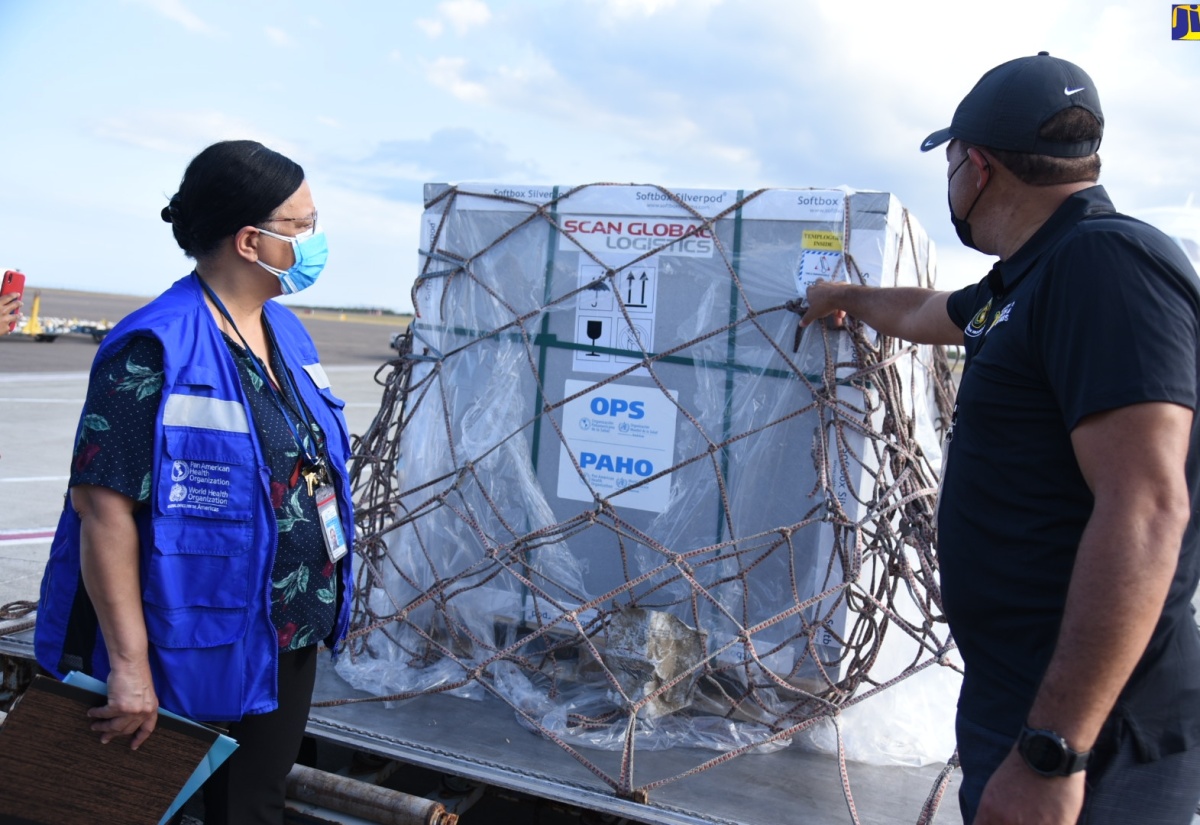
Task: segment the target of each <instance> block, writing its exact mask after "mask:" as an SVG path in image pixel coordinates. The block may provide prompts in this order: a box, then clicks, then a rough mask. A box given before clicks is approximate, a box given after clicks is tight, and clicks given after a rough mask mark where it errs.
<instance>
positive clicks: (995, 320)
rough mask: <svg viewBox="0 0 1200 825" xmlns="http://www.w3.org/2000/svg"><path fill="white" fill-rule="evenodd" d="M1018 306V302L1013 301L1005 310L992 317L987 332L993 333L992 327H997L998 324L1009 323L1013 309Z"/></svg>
mask: <svg viewBox="0 0 1200 825" xmlns="http://www.w3.org/2000/svg"><path fill="white" fill-rule="evenodd" d="M1016 305H1017V302H1016V301H1012V302H1010V303H1009V304H1007V305H1006V306H1005V307H1004V308H1003V309H1001V310H1000V311H999V312H997V313H996V314H995V315H994V316H993V317H992V322H991V323H990V324H988V328H987V332H991V331H992V327H994V326H996V324H1002V323H1004V322H1005V321H1007V320H1008V316H1010V315H1012V309H1013V307H1014V306H1016Z"/></svg>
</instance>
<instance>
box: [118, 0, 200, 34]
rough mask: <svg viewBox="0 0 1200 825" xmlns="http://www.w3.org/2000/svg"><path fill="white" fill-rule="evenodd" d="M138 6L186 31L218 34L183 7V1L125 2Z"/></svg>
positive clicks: (144, 0) (138, 0)
mask: <svg viewBox="0 0 1200 825" xmlns="http://www.w3.org/2000/svg"><path fill="white" fill-rule="evenodd" d="M126 2H129V3H133V4H135V5H138V6H144V7H145V8H148V9H150V10H151V11H154V12H157V13H158V14H160V15H162V16H163V17H165V18H167V19H168V20H172V21H174V22H176V23H178V24H180V25H181V26H183V27H184V28H185V29H187V30H188V31H192V32H196V33H197V34H218V33H219V32H218V30H217V29H215V28H213V27H212V26H210V25H209V24H208V23H206V22H204V20H203V19H201V18H200V17H199V16H198V15H197V14H196V13H195V12H193V11H192V10H191V9H189V8H188V7H187V6H186V5H184V3H183V0H126Z"/></svg>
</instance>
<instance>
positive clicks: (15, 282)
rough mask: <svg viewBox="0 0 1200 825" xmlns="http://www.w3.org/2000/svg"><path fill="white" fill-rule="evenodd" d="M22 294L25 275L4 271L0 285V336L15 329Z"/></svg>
mask: <svg viewBox="0 0 1200 825" xmlns="http://www.w3.org/2000/svg"><path fill="white" fill-rule="evenodd" d="M24 293H25V275H24V274H23V273H20V272H17V271H15V270H12V269H9V270H6V271H5V272H4V280H3V283H0V335H4V334H6V333H9V332H12V331H13V330H14V329H16V328H17V317H18V316H19V315H20V314H21V296H22V295H23V294H24Z"/></svg>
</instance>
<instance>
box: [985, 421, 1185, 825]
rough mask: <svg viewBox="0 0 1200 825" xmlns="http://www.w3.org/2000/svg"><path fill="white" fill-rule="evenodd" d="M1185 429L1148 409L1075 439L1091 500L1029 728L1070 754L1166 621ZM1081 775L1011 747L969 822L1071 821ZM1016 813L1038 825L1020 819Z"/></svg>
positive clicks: (1090, 735) (1094, 732)
mask: <svg viewBox="0 0 1200 825" xmlns="http://www.w3.org/2000/svg"><path fill="white" fill-rule="evenodd" d="M1191 427H1192V411H1191V410H1190V409H1188V408H1187V407H1182V406H1178V405H1176V404H1168V403H1148V404H1136V405H1133V406H1129V407H1122V408H1120V409H1116V410H1111V411H1109V412H1104V413H1098V414H1096V415H1091V416H1088V417H1087V418H1085V419H1083V421H1081V422H1080V423H1079V425H1078V426H1077V427H1076V428H1075V429H1074V430H1073V431H1072V433H1071V442H1072V445H1073V447H1074V450H1075V456H1076V459H1077V460H1078V462H1079V467H1080V470H1081V471H1082V472H1083V477H1084V479H1085V480H1086V481H1087V484H1088V487H1089V488H1091V491H1092V494H1093V496H1094V498H1095V504H1094V506H1093V509H1092V515H1091V517H1090V518H1089V519H1088V523H1087V527H1086V528H1085V529H1084V532H1083V537H1082V539H1081V540H1080V543H1079V551H1078V554H1077V556H1076V559H1075V566H1074V569H1073V571H1072V574H1071V584H1070V588H1069V590H1068V592H1067V604H1066V610H1065V612H1064V614H1063V621H1062V627H1061V629H1060V631H1059V636H1058V641H1057V644H1056V645H1055V650H1054V655H1053V657H1052V658H1051V660H1050V665H1049V667H1048V668H1047V670H1046V674H1045V676H1044V677H1043V678H1042V683H1041V686H1040V688H1039V689H1038V693H1037V696H1036V698H1035V699H1034V703H1033V707H1032V709H1031V710H1030V712H1029V719H1028V724H1029V725H1030V727H1033V728H1047V729H1050V730H1054V731H1057V732H1058V733H1059V734H1060V735H1062V736H1063V738H1065V739H1066V740H1067V743H1068V744H1069V745H1070V746H1071V747H1072V748H1073V749H1075V750H1077V751H1085V750H1088V749H1090V748H1091V747H1092V745H1093V744H1094V743H1095V741H1096V737H1097V736H1098V735H1099V733H1100V728H1101V726H1102V725H1103V724H1104V721H1105V719H1106V718H1107V717H1108V714H1109V713H1110V712H1111V710H1112V707H1113V705H1114V704H1115V703H1116V700H1117V696H1118V695H1119V694H1120V692H1121V690H1122V688H1124V686H1125V683H1126V681H1128V679H1129V675H1130V674H1131V673H1132V672H1133V669H1134V667H1135V666H1136V665H1137V663H1138V660H1139V659H1140V658H1141V656H1142V653H1143V652H1144V651H1145V649H1146V644H1147V643H1148V642H1149V640H1150V636H1151V634H1152V633H1153V631H1154V627H1155V625H1156V624H1157V623H1158V619H1159V616H1160V615H1161V613H1162V608H1163V603H1164V601H1165V600H1166V597H1167V591H1168V590H1169V588H1170V585H1171V580H1172V578H1173V577H1174V575H1175V569H1176V566H1177V565H1178V562H1179V548H1180V544H1181V542H1182V538H1183V532H1184V528H1185V527H1186V526H1187V522H1188V518H1189V515H1190V510H1191V506H1190V500H1189V496H1188V489H1187V479H1186V477H1185V475H1184V460H1185V457H1186V456H1187V452H1188V443H1189V438H1190V434H1191ZM1083 779H1084V774H1083V773H1078V774H1075V775H1073V776H1071V777H1065V778H1054V779H1047V778H1045V777H1042V776H1039V775H1037V774H1035V773H1034V772H1033V771H1032V770H1030V769H1029V768H1028V767H1027V766H1026V765H1025V764H1024V762H1023V760H1022V759H1021V757H1020V756H1019V755H1017V754H1016V752H1015V751H1013V752H1012V753H1010V754H1009V756H1008V758H1007V759H1006V760H1005V761H1004V763H1003V764H1002V765H1001V766H1000V768H999V769H998V770H997V771H996V774H995V775H994V776H993V777H992V780H991V782H989V783H988V787H987V788H986V789H985V790H984V794H983V800H982V802H981V804H980V809H979V816H978V818H977V819H976V825H988V823H1008V822H1017V821H1020V822H1036V823H1043V822H1045V823H1074V822H1075V820H1076V818H1077V817H1078V815H1079V808H1080V805H1082V802H1083V787H1084V785H1083ZM1022 809H1024V810H1023V813H1021V814H1020V815H1023V816H1026V817H1034V818H1025V819H1018V818H1017V815H1018V814H1019V813H1020V812H1021V811H1022ZM1035 812H1036V815H1035ZM1038 817H1041V818H1038Z"/></svg>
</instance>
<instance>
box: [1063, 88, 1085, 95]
mask: <svg viewBox="0 0 1200 825" xmlns="http://www.w3.org/2000/svg"><path fill="white" fill-rule="evenodd" d="M1086 88H1087V87H1086V86H1080V87H1079V88H1078V89H1072V88H1071V87H1070V86H1063V94H1064V95H1067V96H1068V97H1069V96H1070V95H1077V94H1079V93H1080V92H1082V91H1083V90H1084V89H1086Z"/></svg>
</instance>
